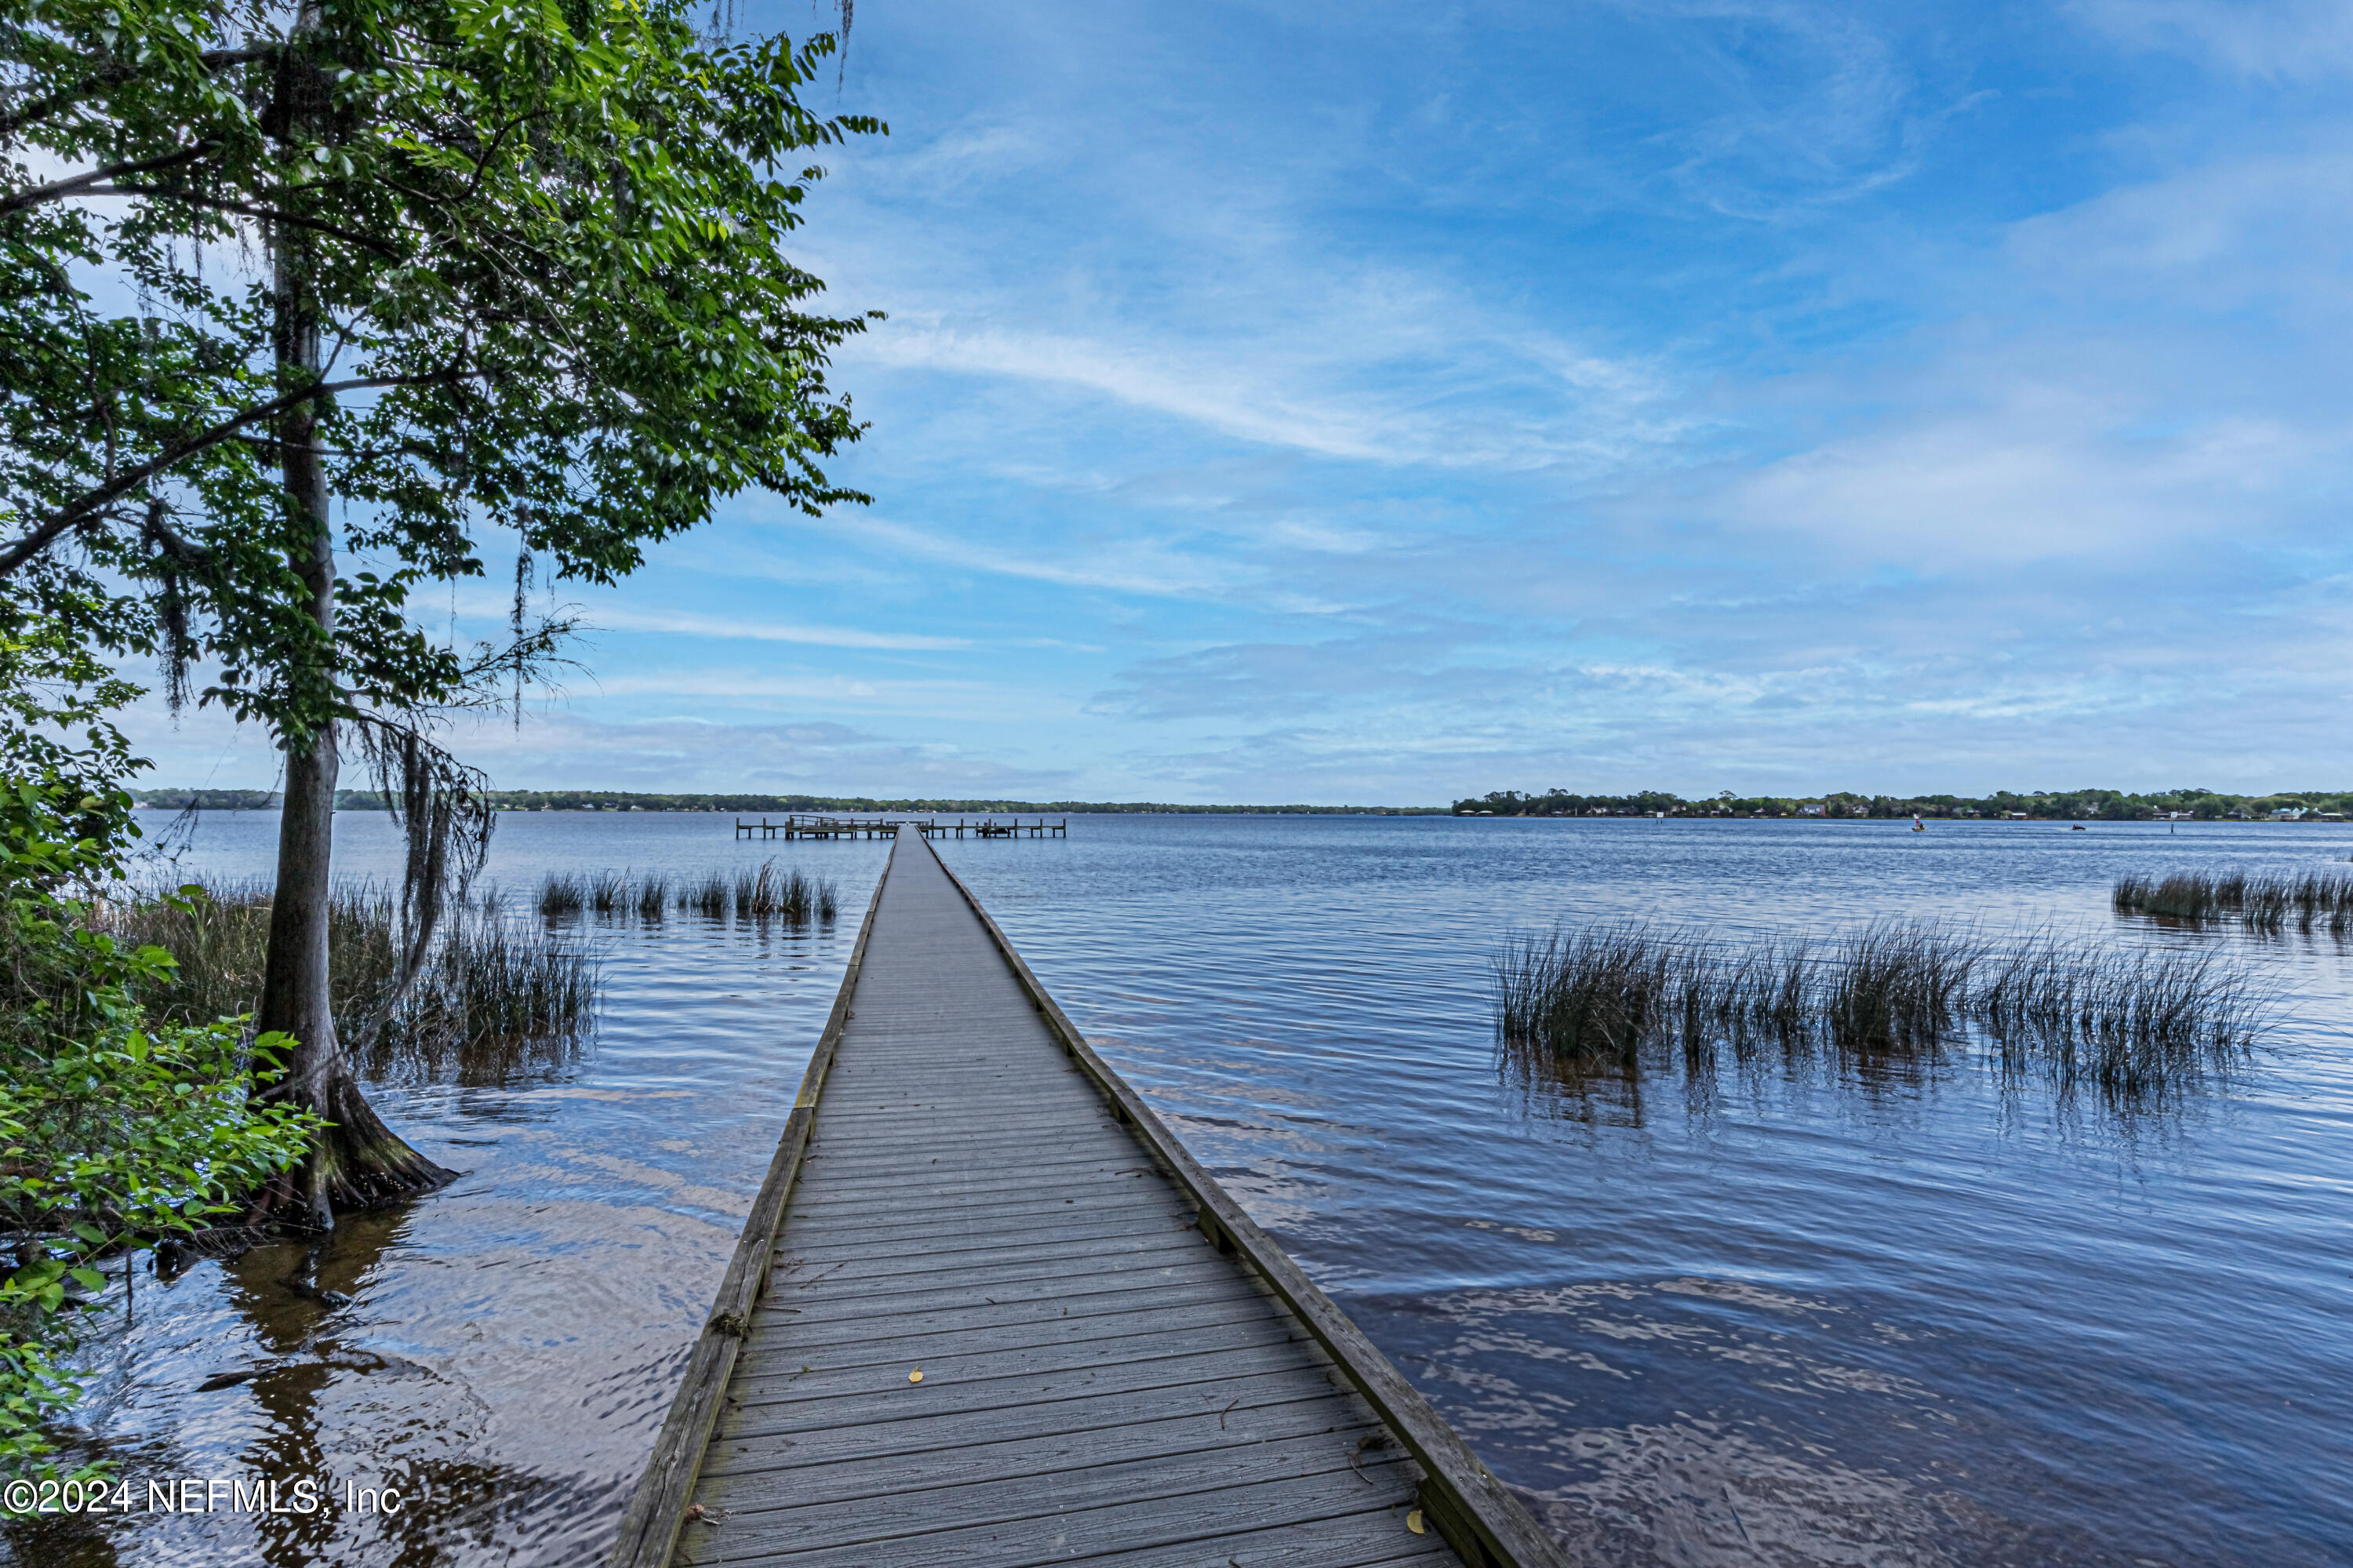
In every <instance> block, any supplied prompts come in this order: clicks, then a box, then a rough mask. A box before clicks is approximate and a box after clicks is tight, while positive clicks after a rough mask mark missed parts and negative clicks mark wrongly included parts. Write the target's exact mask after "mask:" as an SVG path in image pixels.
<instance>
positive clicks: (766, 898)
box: [735, 860, 837, 926]
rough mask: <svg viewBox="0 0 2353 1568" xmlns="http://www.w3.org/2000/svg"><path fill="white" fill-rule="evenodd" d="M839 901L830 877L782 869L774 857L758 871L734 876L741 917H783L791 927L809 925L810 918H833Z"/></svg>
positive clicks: (755, 918) (738, 911)
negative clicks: (782, 870)
mask: <svg viewBox="0 0 2353 1568" xmlns="http://www.w3.org/2000/svg"><path fill="white" fill-rule="evenodd" d="M836 902H837V901H836V895H835V893H834V889H833V884H832V883H831V882H830V881H829V880H826V879H821V878H818V877H814V876H807V875H805V874H802V873H801V872H800V871H798V870H792V871H784V872H780V871H778V870H777V869H776V862H775V861H773V860H772V861H768V862H765V863H763V864H762V865H761V867H760V869H759V870H758V871H757V872H738V873H737V874H736V876H735V917H736V918H737V919H739V920H780V921H783V922H784V923H785V924H786V925H788V926H806V925H807V924H808V923H809V922H810V921H811V920H828V921H829V920H831V919H832V918H833V916H834V911H835V907H836Z"/></svg>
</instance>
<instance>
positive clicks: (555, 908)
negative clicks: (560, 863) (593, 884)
mask: <svg viewBox="0 0 2353 1568" xmlns="http://www.w3.org/2000/svg"><path fill="white" fill-rule="evenodd" d="M587 907H588V888H587V885H586V883H584V882H582V881H581V879H580V878H578V877H576V876H575V875H573V874H571V873H570V872H565V871H559V872H553V873H550V874H549V875H548V878H547V880H546V881H544V882H543V883H541V884H540V885H539V912H540V914H541V915H542V916H545V917H546V918H547V919H550V920H563V919H567V918H569V917H570V916H575V915H577V914H579V913H580V912H581V911H582V910H584V909H586V908H587Z"/></svg>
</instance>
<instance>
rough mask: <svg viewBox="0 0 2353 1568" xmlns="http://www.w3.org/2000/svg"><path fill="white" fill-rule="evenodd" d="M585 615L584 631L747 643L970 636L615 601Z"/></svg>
mask: <svg viewBox="0 0 2353 1568" xmlns="http://www.w3.org/2000/svg"><path fill="white" fill-rule="evenodd" d="M586 616H587V620H588V629H589V630H592V631H596V630H612V631H662V632H669V633H671V634H673V635H675V636H680V637H709V638H718V639H725V640H731V641H753V642H797V643H802V644H805V645H807V646H809V647H813V648H873V649H895V650H901V651H923V650H941V649H952V648H969V647H971V646H972V640H971V639H969V638H965V637H933V636H927V635H923V634H922V633H916V632H899V631H864V630H859V629H858V628H856V627H849V626H801V625H797V624H795V623H793V622H791V621H781V620H752V619H748V618H744V617H729V616H717V615H698V614H696V613H694V612H692V611H691V610H670V609H631V608H629V607H628V606H626V605H618V604H601V603H600V604H597V605H596V606H593V607H592V608H591V609H589V610H588V611H587V612H586Z"/></svg>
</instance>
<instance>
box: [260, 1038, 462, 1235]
mask: <svg viewBox="0 0 2353 1568" xmlns="http://www.w3.org/2000/svg"><path fill="white" fill-rule="evenodd" d="M300 1098H301V1100H303V1101H304V1102H305V1103H306V1108H308V1109H311V1110H314V1111H316V1112H318V1113H319V1115H320V1116H322V1117H323V1118H326V1121H327V1125H326V1126H325V1127H322V1128H320V1129H319V1131H318V1135H317V1136H316V1137H315V1138H314V1139H312V1140H311V1151H310V1152H309V1153H308V1154H306V1155H305V1156H303V1158H302V1161H301V1164H299V1165H296V1166H295V1167H294V1168H293V1169H291V1170H290V1171H281V1172H280V1174H278V1175H277V1176H276V1177H273V1178H272V1179H271V1180H270V1181H269V1184H268V1185H267V1186H265V1187H263V1188H262V1189H261V1191H260V1192H258V1193H256V1194H255V1195H254V1198H253V1201H252V1202H251V1203H250V1204H249V1205H248V1208H247V1210H246V1213H245V1216H244V1223H245V1224H248V1225H264V1224H277V1225H280V1226H291V1227H295V1228H300V1229H307V1230H327V1229H331V1228H332V1226H333V1224H334V1223H335V1213H336V1211H337V1210H339V1209H367V1208H374V1207H376V1206H377V1205H379V1204H383V1203H388V1202H396V1201H398V1200H400V1199H402V1198H408V1197H414V1196H416V1195H417V1193H419V1192H431V1191H432V1190H433V1189H434V1188H436V1187H439V1186H442V1185H444V1184H446V1183H448V1182H449V1181H455V1180H456V1179H457V1176H458V1172H456V1171H450V1170H447V1169H445V1168H443V1167H442V1166H439V1165H436V1164H435V1163H433V1161H431V1160H427V1159H426V1158H425V1156H423V1155H422V1154H419V1153H418V1152H417V1150H414V1149H412V1148H410V1147H409V1146H408V1143H407V1141H406V1139H403V1138H402V1137H401V1136H400V1135H399V1134H398V1133H396V1132H395V1131H393V1130H392V1128H388V1127H386V1126H385V1124H384V1118H381V1117H379V1116H377V1115H376V1114H375V1107H372V1106H370V1105H369V1104H368V1103H367V1099H366V1097H365V1096H364V1095H362V1094H361V1093H360V1087H359V1085H358V1084H356V1083H355V1082H353V1080H352V1079H351V1078H350V1077H349V1076H348V1075H343V1074H337V1075H335V1076H334V1078H333V1079H332V1081H331V1082H330V1083H329V1084H328V1085H327V1086H325V1088H324V1091H323V1092H322V1093H321V1094H319V1095H317V1096H316V1097H311V1096H301V1097H300Z"/></svg>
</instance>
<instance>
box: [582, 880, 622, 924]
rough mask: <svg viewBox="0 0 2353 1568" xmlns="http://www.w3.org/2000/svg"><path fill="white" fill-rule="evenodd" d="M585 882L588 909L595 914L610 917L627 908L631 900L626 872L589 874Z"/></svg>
mask: <svg viewBox="0 0 2353 1568" xmlns="http://www.w3.org/2000/svg"><path fill="white" fill-rule="evenodd" d="M587 882H588V907H589V908H591V909H594V910H595V911H596V913H597V914H599V915H603V916H614V915H618V914H621V913H622V912H623V911H625V910H627V909H628V906H629V905H630V903H631V899H630V895H629V877H628V873H627V872H620V871H597V872H591V873H589V874H588V878H587Z"/></svg>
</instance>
